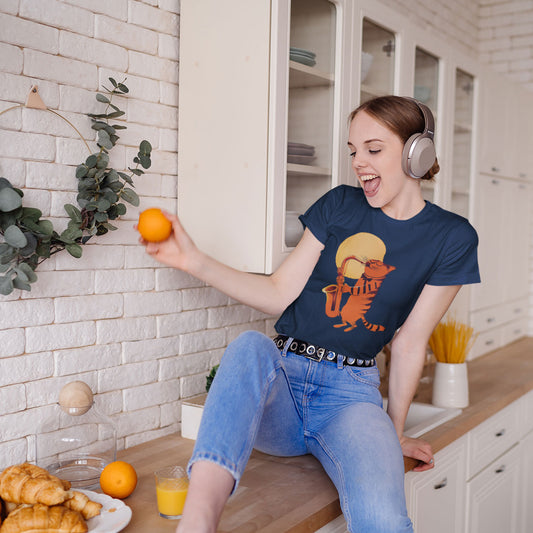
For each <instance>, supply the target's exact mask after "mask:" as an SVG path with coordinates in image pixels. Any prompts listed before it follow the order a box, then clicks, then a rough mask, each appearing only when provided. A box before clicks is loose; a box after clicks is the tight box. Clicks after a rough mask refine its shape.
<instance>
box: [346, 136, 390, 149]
mask: <svg viewBox="0 0 533 533" xmlns="http://www.w3.org/2000/svg"><path fill="white" fill-rule="evenodd" d="M373 142H383V140H382V139H377V138H376V139H368V140H366V141H364V143H363V144H369V143H373ZM348 146H352V147H353V144H352V143H351V142H350V141H348Z"/></svg>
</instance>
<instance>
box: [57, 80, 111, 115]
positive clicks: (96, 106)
mask: <svg viewBox="0 0 533 533" xmlns="http://www.w3.org/2000/svg"><path fill="white" fill-rule="evenodd" d="M59 98H60V100H59V102H60V103H59V109H60V112H61V114H63V111H74V112H82V113H84V114H86V113H99V112H100V111H101V106H102V104H100V103H99V102H97V100H96V92H95V91H94V90H92V91H88V90H87V89H80V88H79V87H71V86H70V85H60V87H59ZM87 120H89V119H88V118H87Z"/></svg>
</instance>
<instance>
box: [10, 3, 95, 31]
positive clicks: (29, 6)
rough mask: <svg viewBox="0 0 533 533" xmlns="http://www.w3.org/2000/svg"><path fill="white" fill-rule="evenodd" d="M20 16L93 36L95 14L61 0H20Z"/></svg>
mask: <svg viewBox="0 0 533 533" xmlns="http://www.w3.org/2000/svg"><path fill="white" fill-rule="evenodd" d="M19 15H20V16H21V17H24V18H26V19H32V20H36V21H39V22H43V23H44V24H48V25H49V26H52V27H54V28H64V29H66V30H72V31H75V32H76V33H82V34H84V35H93V33H94V20H93V14H92V13H91V12H90V11H87V10H86V9H80V8H78V7H75V6H70V5H68V4H65V3H64V2H62V1H59V0H40V1H39V2H34V1H33V0H20V9H19Z"/></svg>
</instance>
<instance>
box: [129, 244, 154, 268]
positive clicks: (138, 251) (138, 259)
mask: <svg viewBox="0 0 533 533" xmlns="http://www.w3.org/2000/svg"><path fill="white" fill-rule="evenodd" d="M124 249H125V258H124V266H125V268H156V267H158V266H161V263H159V262H158V261H156V260H155V259H153V258H152V257H151V256H149V255H148V254H147V253H146V251H145V249H144V246H139V245H137V246H125V247H124Z"/></svg>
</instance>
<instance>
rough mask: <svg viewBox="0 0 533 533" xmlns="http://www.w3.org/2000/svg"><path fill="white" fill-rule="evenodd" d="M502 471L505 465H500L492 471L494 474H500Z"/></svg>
mask: <svg viewBox="0 0 533 533" xmlns="http://www.w3.org/2000/svg"><path fill="white" fill-rule="evenodd" d="M503 472H505V465H502V466H500V468H497V469H496V470H495V471H494V473H495V474H502V473H503Z"/></svg>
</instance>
